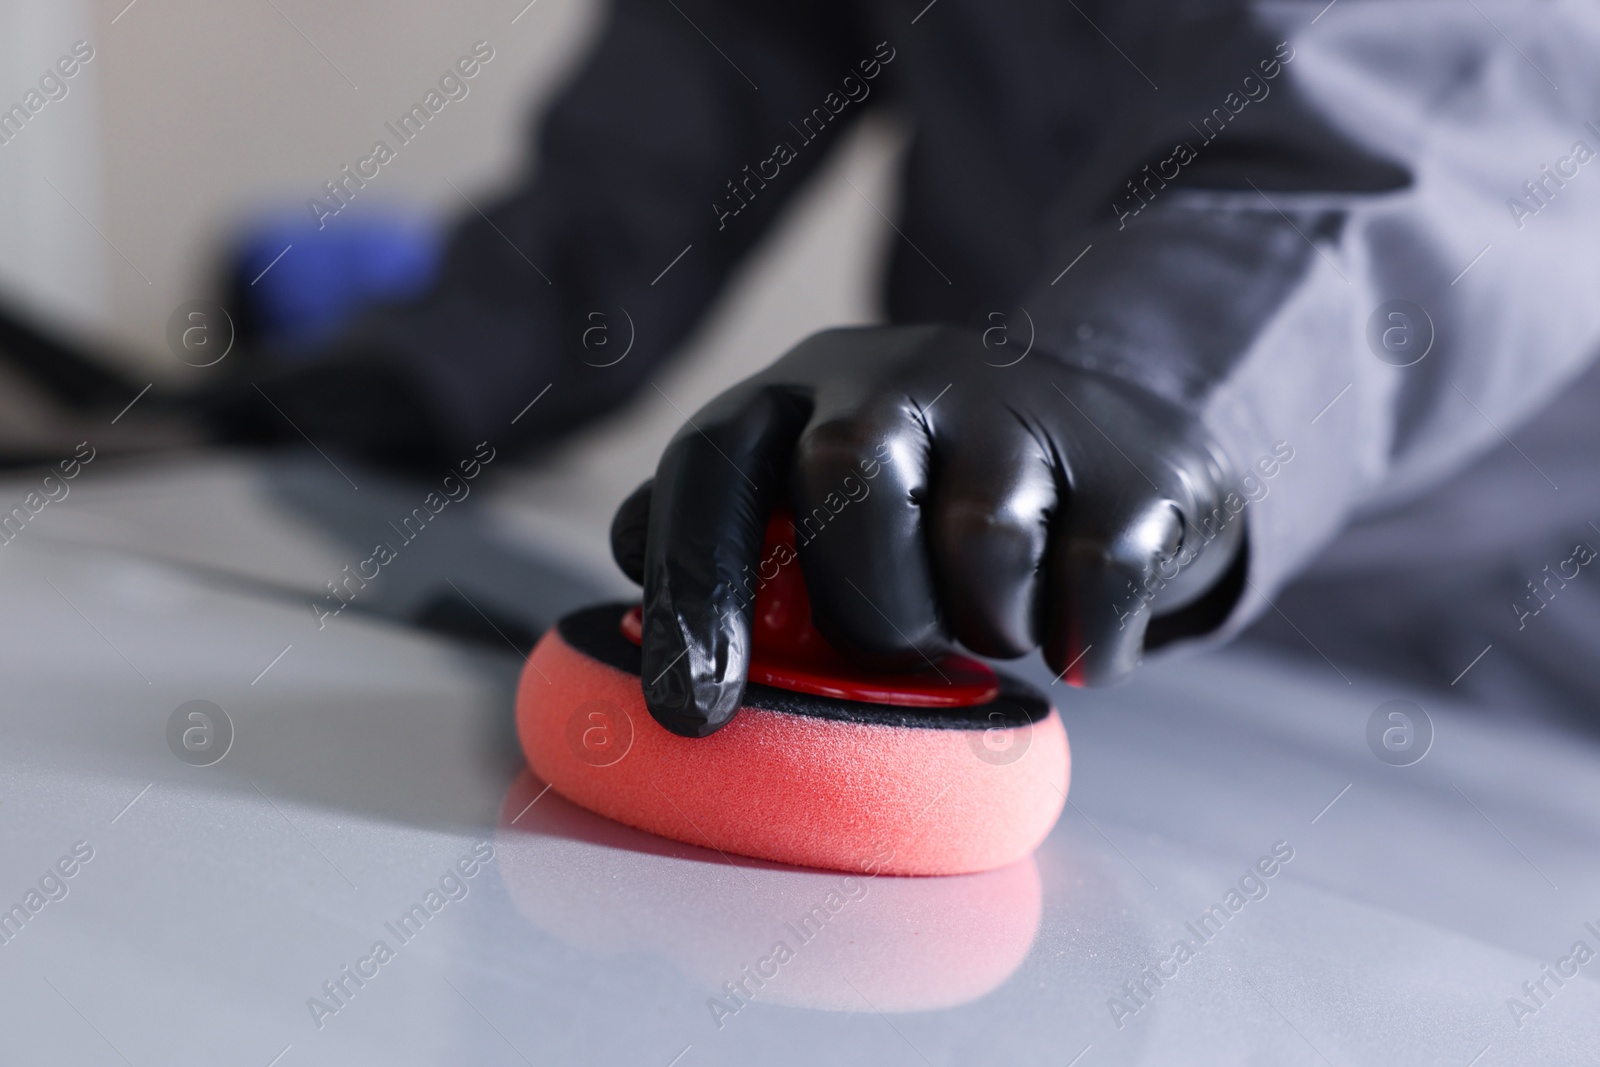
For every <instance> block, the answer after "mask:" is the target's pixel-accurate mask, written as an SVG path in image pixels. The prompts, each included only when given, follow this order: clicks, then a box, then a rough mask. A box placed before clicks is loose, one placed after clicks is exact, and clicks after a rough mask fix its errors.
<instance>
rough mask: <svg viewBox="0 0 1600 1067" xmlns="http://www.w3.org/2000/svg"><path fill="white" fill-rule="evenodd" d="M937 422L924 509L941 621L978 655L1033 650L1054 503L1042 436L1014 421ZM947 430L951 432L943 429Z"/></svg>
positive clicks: (1053, 481)
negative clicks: (937, 439)
mask: <svg viewBox="0 0 1600 1067" xmlns="http://www.w3.org/2000/svg"><path fill="white" fill-rule="evenodd" d="M967 421H969V420H967V419H964V418H963V417H962V416H961V415H957V417H956V424H955V425H947V426H945V427H942V428H941V441H945V440H948V444H947V445H945V444H941V445H940V446H939V455H940V463H939V464H938V466H937V467H936V468H935V473H934V478H933V485H932V487H931V489H930V492H929V502H928V507H927V508H926V509H925V510H926V516H927V525H928V544H929V548H930V554H931V557H932V562H933V570H934V575H935V580H936V583H937V588H938V593H939V600H940V604H941V607H942V610H943V616H944V619H945V623H946V625H947V626H948V627H949V628H950V630H951V631H952V632H953V633H954V635H955V636H956V637H957V638H958V639H959V640H960V641H961V643H962V644H964V645H966V646H967V647H968V648H970V649H972V650H973V651H974V652H977V653H978V654H979V655H984V656H995V657H1000V658H1010V657H1015V656H1021V655H1024V654H1026V653H1028V652H1031V651H1032V650H1033V649H1034V648H1036V647H1038V645H1039V643H1040V640H1041V639H1042V638H1043V636H1044V635H1043V625H1042V619H1041V618H1040V595H1041V592H1042V589H1041V582H1040V575H1041V571H1042V568H1043V564H1044V560H1045V554H1046V549H1047V547H1048V544H1049V524H1050V520H1051V516H1052V514H1053V513H1054V511H1055V508H1056V502H1057V488H1056V473H1055V465H1054V463H1053V462H1052V458H1051V454H1050V449H1049V446H1048V443H1047V442H1046V441H1045V440H1044V439H1043V435H1042V434H1040V433H1038V432H1036V431H1035V430H1034V429H1032V428H1030V427H1028V426H1027V425H1025V424H1024V423H1023V422H1021V421H1019V420H1017V419H1014V418H1010V417H1004V416H1003V415H1002V417H1001V418H983V419H981V420H977V419H973V420H970V421H971V423H972V424H971V425H965V423H966V422H967ZM945 431H948V432H945Z"/></svg>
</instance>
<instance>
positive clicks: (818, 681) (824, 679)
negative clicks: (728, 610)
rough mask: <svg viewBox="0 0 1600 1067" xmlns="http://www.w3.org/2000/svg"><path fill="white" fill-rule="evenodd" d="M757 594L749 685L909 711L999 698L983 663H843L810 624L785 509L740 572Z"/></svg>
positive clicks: (630, 628) (627, 633) (638, 619)
mask: <svg viewBox="0 0 1600 1067" xmlns="http://www.w3.org/2000/svg"><path fill="white" fill-rule="evenodd" d="M746 582H747V585H748V587H749V588H750V589H752V590H753V591H754V592H755V619H754V627H753V633H752V651H751V657H750V680H751V681H752V682H759V683H760V684H762V685H771V686H776V687H778V688H779V689H789V690H792V691H794V692H798V693H814V694H816V695H817V696H825V697H837V698H839V699H841V700H861V701H866V702H867V703H871V704H892V705H896V706H899V707H908V708H964V707H971V706H973V705H976V704H987V703H989V702H990V701H992V700H994V699H995V698H996V697H998V696H999V695H1000V680H999V679H998V678H997V677H995V673H994V671H992V670H990V669H989V667H988V666H987V665H986V664H983V663H980V662H978V661H977V660H975V659H972V658H971V657H968V656H961V655H957V654H955V653H951V654H949V655H946V656H943V657H941V658H940V659H938V660H937V661H935V662H933V663H930V664H929V665H928V666H926V667H922V668H919V669H917V670H913V671H873V670H868V669H866V668H864V667H861V666H859V665H857V664H855V663H853V662H852V661H850V660H848V659H846V658H845V657H844V656H843V655H842V654H841V653H840V652H838V651H837V650H836V649H835V648H834V647H833V646H832V645H830V644H828V642H827V641H826V640H825V639H824V638H823V636H822V635H821V634H820V633H818V632H817V630H816V628H815V627H814V626H812V625H811V600H810V598H809V597H808V596H807V595H806V583H805V578H804V576H802V575H801V573H800V558H799V556H798V554H797V553H796V552H795V547H794V526H793V524H792V523H791V522H790V520H789V515H788V513H787V512H778V513H775V514H774V515H773V516H772V519H771V521H770V522H768V523H767V539H766V545H765V546H764V548H763V550H762V553H761V562H760V563H759V564H758V565H757V566H756V567H755V568H753V569H752V570H751V571H747V572H746ZM642 626H643V620H642V614H641V611H640V609H639V608H637V607H635V608H630V609H629V610H628V612H627V614H625V615H624V616H623V617H622V623H621V629H622V636H623V637H625V638H627V639H628V640H629V641H632V642H633V643H634V644H636V645H637V644H639V643H640V640H641V633H642Z"/></svg>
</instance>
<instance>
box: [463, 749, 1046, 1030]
mask: <svg viewBox="0 0 1600 1067" xmlns="http://www.w3.org/2000/svg"><path fill="white" fill-rule="evenodd" d="M544 789H545V784H544V783H543V782H541V781H539V780H538V779H537V778H535V777H534V776H533V775H532V774H529V773H528V772H526V771H524V772H523V773H522V774H521V775H519V776H518V777H517V779H516V781H515V782H513V783H512V785H511V787H510V789H509V790H508V791H507V792H506V797H505V801H504V803H503V804H502V807H501V813H500V826H499V830H498V832H497V834H496V836H495V867H496V869H497V870H499V872H500V878H501V880H502V882H503V883H504V885H505V887H506V891H507V894H508V896H509V897H510V898H511V900H512V902H513V903H514V904H515V905H516V908H517V910H518V911H519V912H521V913H522V914H523V915H524V916H525V917H526V918H527V919H528V920H529V921H530V922H532V923H533V924H534V925H535V926H537V927H538V928H539V929H541V930H544V931H545V932H547V933H549V934H552V935H554V936H555V937H558V938H560V939H561V940H562V941H565V942H566V943H567V944H569V945H572V946H574V947H576V948H578V949H580V950H582V951H583V952H586V953H588V954H590V955H593V956H600V957H612V956H616V955H618V954H622V953H628V954H644V953H650V954H653V955H655V956H658V957H660V958H662V959H665V960H668V961H669V962H671V963H672V964H674V965H675V966H676V967H677V968H678V970H679V971H681V972H682V973H683V974H684V975H685V976H686V977H687V978H688V979H689V980H690V981H691V982H693V983H695V984H696V985H698V986H701V987H703V988H704V989H705V991H706V992H708V993H710V994H712V996H713V997H714V998H716V1003H717V1004H718V1006H717V1007H715V1008H713V1003H714V1002H713V1001H707V1002H706V1007H707V1009H710V1010H711V1017H712V1018H716V1017H717V1016H718V1015H719V1014H721V1013H722V1012H723V1011H725V1010H727V1009H728V1008H739V1007H740V1004H739V1001H738V1000H736V999H734V996H733V995H730V991H729V990H728V989H727V988H726V985H725V984H726V983H728V982H729V981H730V980H732V981H734V982H740V981H743V982H745V983H746V985H745V988H744V990H743V993H742V995H743V996H747V997H749V999H751V1000H753V1001H754V1002H755V1003H757V1004H760V1005H786V1006H789V1007H797V1008H811V1009H821V1010H825V1011H848V1012H872V1011H881V1012H916V1011H937V1010H940V1009H944V1008H951V1007H955V1006H957V1005H960V1004H966V1003H969V1002H971V1001H973V1000H976V999H978V998H979V997H982V996H986V995H987V994H989V993H992V992H994V990H996V989H997V988H999V987H1000V986H1001V985H1002V984H1003V983H1004V982H1006V981H1007V980H1008V979H1009V978H1010V977H1011V976H1012V975H1013V974H1014V973H1016V970H1017V968H1018V967H1020V966H1021V965H1022V962H1023V960H1025V959H1026V958H1027V956H1028V953H1029V951H1030V950H1031V949H1032V947H1033V943H1034V938H1035V936H1036V935H1037V933H1038V929H1039V919H1040V914H1041V910H1042V908H1041V904H1042V893H1041V886H1040V878H1039V870H1038V868H1037V867H1036V866H1035V863H1034V860H1033V858H1032V857H1028V858H1025V859H1023V860H1022V861H1021V862H1018V863H1013V864H1010V865H1008V866H1005V867H1001V868H1000V869H998V870H994V871H986V872H984V873H982V874H968V875H961V876H958V877H953V878H871V877H866V876H863V875H854V876H852V875H838V874H833V873H830V872H824V871H796V870H792V869H789V868H785V867H777V866H773V865H771V864H766V863H762V862H760V861H758V860H736V861H734V862H736V863H737V864H738V871H739V873H738V875H737V876H734V875H732V874H731V873H730V872H729V870H728V868H727V866H726V864H725V863H724V862H723V859H722V858H721V857H719V856H718V855H717V854H716V853H715V852H709V851H704V850H702V849H695V848H689V847H686V846H684V845H680V844H677V843H675V842H669V841H663V840H661V839H660V838H656V837H651V836H650V835H648V834H642V833H640V832H638V831H637V830H631V829H629V828H628V827H626V826H620V825H618V824H617V823H615V822H611V821H610V820H607V819H603V818H601V817H599V816H596V815H591V814H590V813H589V812H586V811H584V810H582V809H581V808H578V807H576V806H575V805H572V804H569V803H567V802H566V801H564V800H562V799H560V798H559V797H553V796H547V797H543V799H540V797H541V796H542V795H543V793H544ZM645 871H647V872H648V876H646V877H641V876H640V875H641V872H645ZM730 885H731V886H733V887H734V890H733V891H731V892H730V891H729V887H730ZM818 927H820V928H821V929H820V932H819V931H818V929H817V928H818ZM776 941H782V942H783V943H784V944H785V945H786V946H787V947H789V948H791V949H793V950H794V953H795V954H794V958H793V959H791V960H789V961H788V962H785V963H784V964H783V965H782V966H781V967H775V966H773V965H772V964H771V963H767V964H765V965H763V957H766V958H769V959H770V957H771V953H772V950H773V947H774V942H776ZM774 970H776V971H777V972H778V973H777V974H776V975H774V974H773V971H774ZM739 1014H740V1015H741V1016H742V1015H743V1012H742V1010H741V1011H740V1012H739ZM741 1024H742V1023H741ZM728 1025H729V1026H732V1025H734V1024H733V1023H731V1022H729V1023H728Z"/></svg>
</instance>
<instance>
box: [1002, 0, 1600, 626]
mask: <svg viewBox="0 0 1600 1067" xmlns="http://www.w3.org/2000/svg"><path fill="white" fill-rule="evenodd" d="M1318 7H1319V5H1316V4H1311V5H1301V4H1284V3H1256V4H1249V5H1241V8H1242V10H1241V11H1239V12H1238V13H1236V14H1233V15H1230V16H1228V17H1224V18H1215V19H1209V20H1206V21H1201V22H1187V23H1186V22H1183V21H1182V20H1179V19H1167V20H1166V21H1165V22H1164V24H1163V25H1160V26H1156V25H1154V24H1153V20H1152V24H1151V25H1150V26H1149V27H1147V28H1146V29H1145V31H1144V32H1145V34H1146V36H1145V37H1144V39H1143V42H1142V46H1141V47H1140V48H1130V49H1129V52H1130V53H1132V54H1139V55H1144V56H1148V55H1159V56H1161V57H1162V58H1161V60H1160V61H1159V62H1151V63H1150V64H1149V69H1150V70H1151V71H1156V70H1159V71H1161V72H1162V77H1161V78H1160V79H1159V88H1152V89H1151V90H1150V91H1149V93H1148V95H1147V96H1145V98H1144V99H1143V100H1142V101H1139V102H1137V103H1136V105H1135V106H1134V107H1132V108H1131V109H1130V110H1129V111H1128V112H1127V113H1125V114H1123V115H1121V116H1118V117H1117V118H1116V119H1115V121H1116V122H1117V123H1118V129H1119V130H1121V131H1125V132H1124V133H1122V134H1120V135H1119V136H1118V138H1117V140H1116V142H1115V143H1114V144H1112V145H1110V146H1109V147H1108V148H1107V150H1106V151H1105V152H1104V153H1103V155H1102V156H1101V158H1100V159H1099V160H1098V161H1097V163H1096V165H1095V166H1093V167H1091V168H1090V169H1089V171H1088V172H1087V173H1086V174H1085V175H1084V176H1083V178H1082V180H1081V181H1080V182H1078V183H1076V184H1075V185H1074V187H1073V188H1072V189H1071V190H1069V191H1068V192H1067V193H1066V194H1065V195H1064V196H1063V198H1062V200H1061V203H1060V208H1059V211H1058V212H1057V214H1056V217H1055V218H1054V220H1053V241H1054V244H1055V256H1054V260H1055V262H1056V263H1058V264H1066V263H1067V262H1068V261H1070V260H1072V259H1073V258H1074V257H1076V256H1078V255H1079V254H1080V253H1083V255H1082V259H1081V260H1080V261H1078V262H1077V263H1076V265H1075V266H1073V268H1072V269H1071V270H1070V271H1067V272H1066V273H1065V274H1064V275H1057V276H1056V277H1054V278H1042V279H1040V281H1039V282H1038V283H1037V285H1036V286H1035V288H1034V290H1033V292H1032V293H1031V294H1030V295H1029V297H1028V298H1027V299H1026V300H1025V305H1026V306H1027V307H1028V308H1030V309H1031V311H1032V313H1033V315H1034V316H1035V317H1036V318H1037V319H1038V322H1039V344H1040V346H1041V347H1042V348H1044V349H1045V350H1046V351H1052V352H1053V353H1054V354H1056V355H1057V356H1059V357H1060V358H1063V359H1065V360H1067V361H1069V362H1073V363H1076V364H1078V365H1081V366H1084V367H1090V368H1094V369H1097V370H1100V371H1104V372H1107V373H1110V374H1115V375H1118V376H1122V377H1125V378H1128V379H1131V380H1134V381H1137V382H1139V383H1141V384H1143V385H1145V386H1147V387H1149V388H1152V389H1155V390H1157V391H1158V392H1161V393H1163V394H1165V395H1167V396H1170V397H1173V398H1175V399H1177V400H1179V401H1180V402H1182V403H1184V404H1186V405H1188V406H1189V407H1190V408H1191V409H1192V410H1194V411H1196V412H1197V413H1199V414H1200V415H1201V417H1202V418H1203V419H1204V421H1205V423H1206V424H1207V425H1208V426H1209V427H1210V428H1211V430H1212V431H1213V432H1214V433H1215V434H1216V435H1217V437H1218V438H1219V439H1220V441H1221V442H1222V443H1223V446H1224V447H1225V449H1226V450H1227V451H1228V452H1229V454H1230V455H1231V457H1232V458H1233V460H1234V462H1235V463H1236V464H1237V466H1238V467H1239V469H1240V470H1241V471H1245V472H1248V476H1247V479H1246V484H1245V490H1246V491H1245V492H1243V493H1241V495H1240V497H1239V498H1237V501H1236V503H1237V504H1238V505H1239V506H1238V514H1239V516H1240V517H1241V518H1242V521H1244V522H1246V523H1247V528H1248V531H1249V540H1250V558H1249V568H1248V572H1247V584H1246V585H1245V586H1244V588H1243V591H1242V595H1241V596H1240V598H1239V600H1238V602H1237V603H1236V605H1235V606H1234V608H1233V610H1232V614H1231V616H1230V617H1229V618H1228V619H1227V621H1226V623H1225V624H1224V625H1223V626H1222V627H1221V628H1220V629H1219V630H1217V631H1216V634H1217V635H1218V636H1220V635H1224V634H1227V633H1231V632H1234V631H1236V630H1238V629H1239V628H1241V627H1242V626H1243V625H1245V624H1246V623H1247V622H1248V621H1249V620H1250V619H1251V618H1253V617H1254V616H1256V615H1258V614H1259V613H1261V612H1262V611H1264V610H1271V609H1270V608H1268V606H1267V604H1268V598H1270V597H1271V596H1272V593H1273V591H1274V590H1275V589H1277V588H1278V587H1279V586H1280V585H1282V584H1283V583H1284V582H1285V581H1286V580H1287V579H1288V578H1289V577H1290V576H1292V575H1293V574H1294V573H1295V571H1296V570H1297V569H1299V568H1300V567H1302V566H1303V565H1304V564H1305V562H1306V561H1307V560H1308V559H1309V558H1310V557H1311V556H1312V555H1313V554H1315V553H1316V552H1317V551H1318V550H1319V549H1320V548H1321V547H1322V546H1324V545H1325V544H1326V543H1327V542H1328V541H1330V540H1331V539H1332V538H1333V536H1334V535H1335V534H1336V533H1337V532H1338V531H1339V530H1340V529H1341V527H1343V526H1344V525H1345V524H1346V523H1347V522H1348V521H1349V520H1350V519H1351V518H1352V517H1353V516H1355V515H1357V514H1359V513H1361V512H1363V511H1370V510H1373V509H1379V508H1382V507H1384V506H1386V505H1387V504H1390V503H1393V502H1396V501H1399V500H1402V499H1404V498H1406V497H1408V496H1411V495H1414V494H1416V493H1418V492H1420V491H1421V490H1423V489H1424V488H1427V487H1429V486H1431V485H1433V484H1436V483H1438V482H1439V481H1440V480H1442V479H1444V478H1446V477H1447V476H1448V475H1450V474H1451V473H1452V472H1455V471H1457V470H1459V469H1460V468H1462V467H1463V466H1464V465H1465V464H1466V463H1467V462H1468V461H1469V460H1471V459H1472V458H1473V457H1475V456H1476V455H1477V454H1479V453H1480V452H1482V451H1483V450H1484V449H1486V448H1487V447H1489V446H1490V445H1492V444H1494V443H1496V442H1499V441H1501V440H1502V439H1504V435H1506V434H1511V435H1513V436H1514V434H1515V431H1516V428H1517V426H1518V425H1519V424H1520V423H1522V422H1523V421H1524V420H1526V419H1528V418H1530V417H1531V416H1533V415H1534V414H1535V413H1536V412H1538V411H1539V409H1540V408H1541V406H1542V405H1544V404H1546V403H1548V402H1549V400H1550V399H1551V398H1552V397H1553V396H1554V395H1555V394H1556V393H1557V392H1558V391H1559V390H1561V388H1562V387H1563V385H1564V383H1567V382H1569V381H1570V380H1572V379H1573V378H1574V377H1575V376H1576V375H1577V374H1579V373H1580V372H1581V371H1582V370H1583V369H1584V368H1585V366H1586V365H1587V364H1588V363H1589V362H1590V361H1591V359H1592V358H1593V356H1594V354H1595V351H1596V345H1597V342H1600V299H1597V298H1596V294H1597V293H1600V240H1597V236H1600V160H1597V159H1596V154H1597V152H1600V65H1597V64H1596V63H1595V62H1594V56H1596V55H1597V54H1600V9H1596V8H1595V7H1593V6H1592V5H1583V4H1576V3H1572V4H1549V5H1538V6H1532V7H1531V6H1529V5H1527V4H1521V3H1496V2H1492V0H1474V2H1473V3H1461V4H1455V3H1450V4H1445V3H1432V2H1422V0H1417V2H1411V0H1397V2H1383V3H1379V2H1362V0H1337V2H1336V3H1335V4H1331V5H1329V6H1328V7H1327V8H1325V9H1323V10H1322V12H1321V14H1320V16H1319V15H1318ZM1130 40H1137V38H1130ZM1591 120H1594V121H1591ZM1085 248H1087V249H1088V251H1087V252H1086V253H1085V252H1084V249H1085ZM1401 364H1409V365H1401ZM1286 457H1292V458H1286ZM1529 477H1530V478H1533V479H1535V480H1537V479H1538V478H1539V477H1540V476H1539V475H1538V474H1537V473H1536V472H1535V471H1533V470H1530V471H1529ZM1541 484H1542V483H1541ZM1551 491H1552V492H1553V491H1554V487H1551Z"/></svg>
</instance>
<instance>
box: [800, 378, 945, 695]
mask: <svg viewBox="0 0 1600 1067" xmlns="http://www.w3.org/2000/svg"><path fill="white" fill-rule="evenodd" d="M938 391H939V390H938V387H937V386H934V387H931V388H925V389H924V388H922V387H913V388H912V389H909V390H907V391H906V392H904V393H902V394H899V395H898V396H896V397H894V398H892V399H880V400H878V401H876V402H871V404H870V406H869V407H867V408H865V409H863V410H842V411H838V412H835V413H833V414H831V415H828V416H826V417H824V416H823V415H822V414H821V413H819V414H818V416H817V417H816V418H814V419H813V420H812V424H811V426H810V427H809V428H807V430H806V432H805V433H804V434H803V435H802V436H801V438H800V442H799V445H798V446H797V448H796V450H795V464H794V470H793V473H792V476H791V481H790V501H791V504H792V506H793V508H794V523H795V544H796V546H797V548H798V549H799V553H800V563H801V567H802V569H803V570H804V572H805V577H806V590H807V592H808V593H809V595H810V597H811V617H812V621H813V622H814V623H815V624H816V626H817V628H818V629H819V630H820V631H822V634H823V636H824V637H826V638H827V639H828V640H829V642H830V643H832V644H833V645H834V646H835V647H836V648H838V649H839V650H840V651H841V652H844V653H846V654H848V655H850V656H852V657H854V658H857V659H859V660H861V661H863V662H865V663H870V664H872V665H874V666H880V667H891V668H912V667H921V666H926V665H927V664H928V663H930V662H932V661H933V660H936V659H937V658H938V657H939V656H941V655H943V654H944V653H945V652H946V651H947V650H948V648H949V644H950V642H949V638H948V637H947V636H946V635H945V633H944V630H943V627H942V623H941V620H940V613H939V604H938V599H937V596H936V593H935V590H934V585H933V579H932V572H931V570H930V567H929V563H928V553H927V550H926V547H925V543H924V531H923V514H922V512H923V506H922V505H923V501H924V499H925V496H926V493H927V489H928V469H929V459H930V452H931V449H932V440H933V439H932V435H931V433H930V425H929V423H928V422H927V421H926V416H925V414H924V411H925V408H926V407H927V405H928V404H929V403H930V402H931V401H933V400H934V399H936V394H937V393H938ZM924 393H925V394H926V395H923V394H924Z"/></svg>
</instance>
